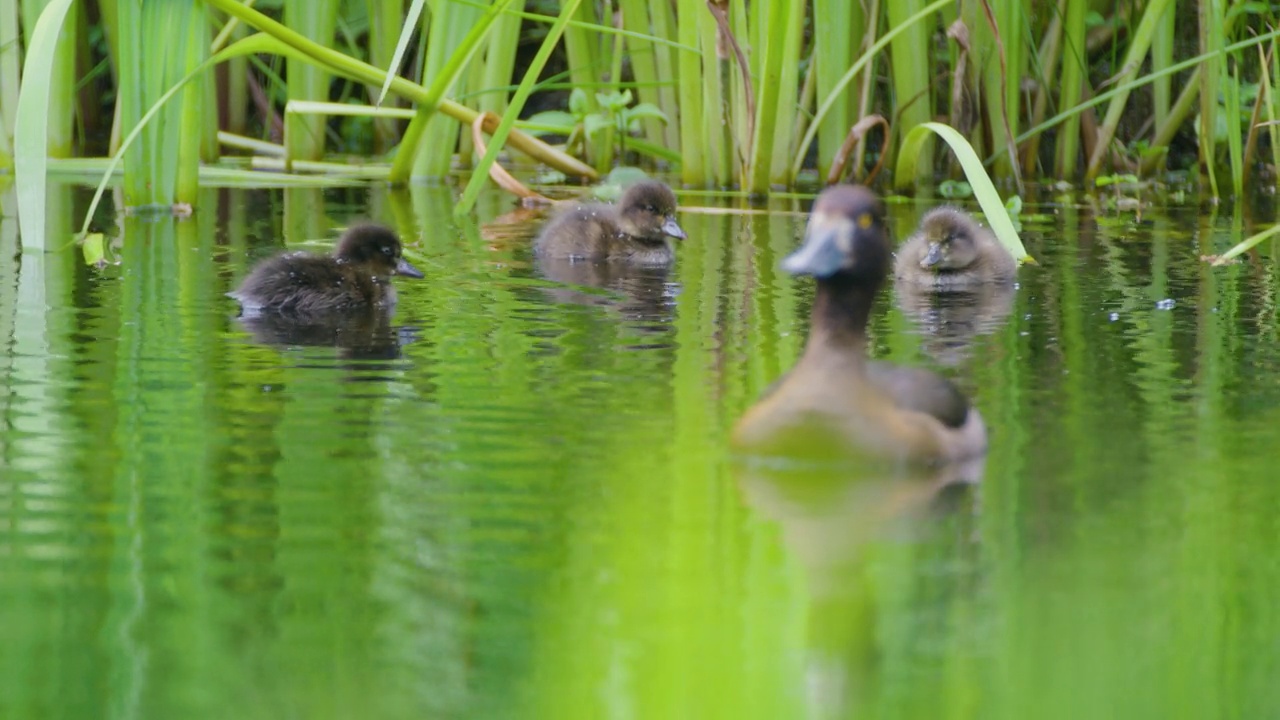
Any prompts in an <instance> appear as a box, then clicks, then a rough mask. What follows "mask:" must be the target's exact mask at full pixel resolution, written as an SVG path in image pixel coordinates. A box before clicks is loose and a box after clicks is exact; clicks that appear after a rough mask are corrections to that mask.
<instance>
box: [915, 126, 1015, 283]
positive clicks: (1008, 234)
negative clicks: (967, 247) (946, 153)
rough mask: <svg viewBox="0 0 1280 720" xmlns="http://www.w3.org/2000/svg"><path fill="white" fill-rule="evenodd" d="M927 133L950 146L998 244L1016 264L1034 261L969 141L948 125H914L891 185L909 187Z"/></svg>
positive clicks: (928, 135) (927, 135) (927, 137)
mask: <svg viewBox="0 0 1280 720" xmlns="http://www.w3.org/2000/svg"><path fill="white" fill-rule="evenodd" d="M930 133H933V134H936V135H937V136H938V137H940V138H942V139H943V140H945V141H946V143H947V145H949V146H950V147H951V152H953V153H954V154H955V156H956V159H957V160H959V161H960V167H961V168H963V169H964V176H965V178H966V179H967V180H968V181H969V185H970V187H972V188H973V195H974V197H975V198H976V199H977V200H978V204H979V205H981V206H982V212H983V213H984V214H985V215H986V216H987V224H988V225H990V226H991V231H992V232H994V233H995V234H996V238H998V239H999V240H1000V243H1001V244H1002V245H1004V246H1005V247H1006V248H1008V250H1009V252H1010V253H1012V254H1013V256H1014V257H1015V258H1017V259H1018V260H1019V262H1024V263H1025V262H1035V261H1034V260H1033V259H1032V258H1031V256H1029V255H1027V251H1026V248H1024V247H1023V246H1022V240H1021V239H1020V238H1019V237H1018V231H1017V230H1015V229H1014V227H1013V221H1012V220H1010V219H1009V211H1008V210H1006V209H1005V206H1004V202H1003V201H1002V200H1001V199H1000V193H999V192H997V191H996V187H995V185H993V184H992V182H991V177H990V176H988V175H987V171H986V170H985V169H984V168H983V167H982V160H981V159H979V158H978V154H977V153H975V152H974V151H973V146H971V145H970V144H969V141H968V140H965V139H964V136H963V135H961V134H960V132H959V131H958V130H956V129H955V128H953V127H951V126H950V125H944V124H942V123H937V122H928V123H924V124H923V125H917V126H915V127H914V128H912V129H911V132H908V133H907V135H906V137H904V138H903V139H902V147H901V148H900V149H899V151H898V165H897V169H896V171H895V172H894V183H895V184H896V185H897V187H898V188H900V189H901V188H906V187H909V186H910V185H911V184H912V181H913V178H912V177H911V171H912V169H913V168H915V167H916V156H917V155H918V154H919V152H920V149H921V147H922V146H923V145H924V143H925V142H926V141H927V140H928V139H929V137H930Z"/></svg>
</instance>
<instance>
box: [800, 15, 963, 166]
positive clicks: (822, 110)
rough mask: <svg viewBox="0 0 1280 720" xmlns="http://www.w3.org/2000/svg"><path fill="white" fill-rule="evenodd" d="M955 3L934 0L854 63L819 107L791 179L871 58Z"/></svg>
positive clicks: (803, 142)
mask: <svg viewBox="0 0 1280 720" xmlns="http://www.w3.org/2000/svg"><path fill="white" fill-rule="evenodd" d="M954 1H955V0H934V2H931V3H929V4H928V5H927V6H925V8H924V9H922V10H921V11H920V12H917V13H915V14H914V15H912V16H911V17H909V18H907V19H906V20H905V21H903V23H902V24H900V25H896V26H894V27H892V28H890V30H889V31H888V32H886V33H885V34H884V35H883V36H881V37H880V39H879V40H877V41H876V42H875V44H873V45H872V46H871V47H869V48H867V50H866V52H864V53H862V55H860V56H858V59H857V60H856V61H854V63H853V65H852V66H850V67H849V69H848V70H846V71H845V73H844V75H842V76H840V80H839V81H838V82H836V84H835V85H834V86H832V88H831V89H830V91H829V92H828V93H827V94H826V96H825V97H824V98H823V100H822V104H821V105H819V106H818V111H817V112H815V113H814V115H813V121H812V122H811V123H810V125H809V129H808V130H806V131H805V133H804V138H803V139H801V140H800V145H799V146H798V147H797V148H796V156H795V158H794V159H793V160H792V163H791V177H795V176H797V175H799V174H800V168H801V166H802V165H803V163H804V156H805V153H807V152H808V151H809V144H810V143H812V142H813V138H814V136H815V135H817V133H818V128H819V127H821V125H822V121H823V119H825V118H826V116H827V113H828V112H830V111H831V108H832V107H833V106H834V105H835V104H836V103H837V102H839V101H840V100H841V93H843V92H844V89H845V88H846V87H847V86H848V85H849V83H850V82H852V80H853V78H854V76H856V75H857V74H858V72H859V71H860V70H862V68H863V67H864V66H866V64H867V63H868V62H869V61H870V60H871V58H873V57H875V55H876V53H878V52H880V51H881V50H882V49H884V47H885V46H886V45H888V44H889V43H890V42H892V41H893V39H894V38H896V37H898V35H900V34H902V33H903V32H906V30H907V28H909V27H910V26H911V25H913V24H915V23H918V22H921V21H923V20H924V19H925V18H927V17H929V16H930V15H932V14H933V13H935V12H938V11H940V10H942V9H943V8H945V7H947V6H948V5H950V4H951V3H953V2H954ZM819 95H821V93H819Z"/></svg>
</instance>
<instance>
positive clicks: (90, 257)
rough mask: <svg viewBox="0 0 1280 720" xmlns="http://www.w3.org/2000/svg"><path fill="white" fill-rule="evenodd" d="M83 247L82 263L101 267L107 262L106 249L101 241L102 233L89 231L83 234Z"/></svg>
mask: <svg viewBox="0 0 1280 720" xmlns="http://www.w3.org/2000/svg"><path fill="white" fill-rule="evenodd" d="M82 247H83V249H84V264H85V265H93V266H95V267H102V266H103V265H106V264H107V261H106V257H107V253H106V249H105V247H104V243H103V237H102V233H89V234H88V235H85V236H84V242H83V243H82Z"/></svg>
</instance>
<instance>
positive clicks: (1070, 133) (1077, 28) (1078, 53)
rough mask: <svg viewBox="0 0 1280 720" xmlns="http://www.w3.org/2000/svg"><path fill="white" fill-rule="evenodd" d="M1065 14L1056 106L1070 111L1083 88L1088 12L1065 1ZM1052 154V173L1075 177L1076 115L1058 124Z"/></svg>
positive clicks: (1080, 1) (1078, 0) (1075, 1)
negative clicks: (1055, 144)
mask: <svg viewBox="0 0 1280 720" xmlns="http://www.w3.org/2000/svg"><path fill="white" fill-rule="evenodd" d="M1066 10H1067V15H1066V21H1065V23H1064V25H1063V43H1062V48H1063V50H1062V80H1061V85H1060V88H1061V90H1060V93H1059V96H1058V97H1059V100H1058V106H1059V107H1064V108H1070V107H1075V106H1076V105H1077V104H1079V102H1080V92H1081V90H1082V89H1083V88H1084V78H1085V75H1086V74H1087V73H1088V72H1089V57H1088V49H1087V48H1086V47H1085V30H1086V27H1085V17H1086V15H1087V14H1088V11H1089V4H1088V3H1087V2H1085V1H1084V0H1067V8H1066ZM1054 150H1055V154H1054V161H1053V166H1054V172H1055V173H1056V174H1057V175H1058V177H1060V178H1063V179H1066V178H1072V177H1075V175H1076V160H1077V157H1078V156H1079V154H1080V116H1079V115H1072V116H1071V117H1069V118H1067V119H1066V121H1065V122H1064V123H1063V124H1062V129H1061V130H1059V131H1058V142H1057V146H1056V147H1055V148H1054Z"/></svg>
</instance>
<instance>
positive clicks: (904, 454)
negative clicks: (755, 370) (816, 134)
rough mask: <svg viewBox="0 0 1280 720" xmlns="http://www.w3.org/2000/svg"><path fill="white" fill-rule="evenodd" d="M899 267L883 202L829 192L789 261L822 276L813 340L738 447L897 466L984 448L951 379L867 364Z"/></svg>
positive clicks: (794, 269)
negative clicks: (884, 298)
mask: <svg viewBox="0 0 1280 720" xmlns="http://www.w3.org/2000/svg"><path fill="white" fill-rule="evenodd" d="M890 262H891V254H890V249H889V240H888V238H887V237H886V232H885V217H884V205H883V204H882V203H881V202H880V200H879V198H877V197H876V195H875V194H874V193H872V192H871V191H870V190H868V189H867V188H865V187H861V186H855V185H838V186H835V187H831V188H828V189H826V190H824V191H823V192H822V194H821V195H819V196H818V199H817V201H816V202H815V203H814V207H813V212H812V214H811V215H810V217H809V225H808V228H807V229H806V231H805V240H804V244H803V245H802V246H801V247H800V249H799V250H797V251H796V252H795V253H793V254H792V255H791V256H789V257H788V258H787V259H786V260H784V261H783V263H782V268H783V269H784V270H786V271H787V272H790V273H792V274H795V275H812V276H813V277H814V278H815V279H816V280H817V285H818V288H817V293H816V294H815V296H814V301H813V309H812V312H811V313H810V317H809V339H808V341H807V343H806V344H805V348H804V352H803V354H802V355H801V357H800V360H799V361H798V362H797V363H796V366H795V367H794V368H792V370H791V371H790V372H789V373H788V374H787V375H786V376H784V377H783V378H782V379H781V380H779V381H778V382H776V383H775V384H774V387H773V388H772V390H771V391H770V392H769V393H767V394H766V396H765V397H764V398H762V399H761V400H760V401H759V402H757V403H756V405H755V406H754V407H752V408H751V409H749V410H748V411H747V412H746V414H745V415H743V417H742V419H740V420H739V421H738V424H737V426H736V427H735V428H734V431H733V436H732V444H733V446H734V448H735V449H736V450H737V451H739V452H742V453H746V454H750V455H766V456H783V457H796V458H803V459H807V460H819V461H850V460H854V461H861V462H872V463H875V462H884V463H887V464H889V465H891V466H895V467H903V466H937V465H941V464H945V463H948V462H953V461H955V462H959V461H963V460H966V459H968V458H972V457H976V456H979V455H981V454H982V453H984V452H985V450H986V444H987V433H986V427H985V425H984V424H983V422H982V417H981V415H980V414H979V413H978V411H977V409H976V408H974V407H973V406H972V405H970V404H969V401H968V399H967V398H965V396H964V394H963V393H961V392H960V391H959V390H957V389H956V388H955V386H953V385H952V384H951V383H950V382H948V381H947V380H945V379H944V378H942V377H940V376H938V375H936V374H934V373H932V372H929V371H927V370H922V369H916V368H904V367H899V366H896V365H892V364H890V363H885V362H874V361H871V360H868V359H867V335H866V330H867V320H868V318H869V317H870V315H871V308H872V304H873V301H874V299H875V295H876V291H877V290H878V289H879V288H880V286H881V285H882V284H883V283H884V279H885V276H886V275H887V274H888V272H889V265H890Z"/></svg>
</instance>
